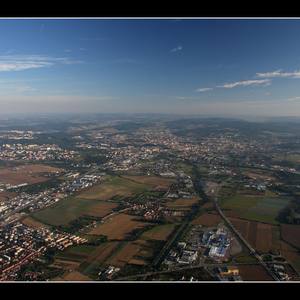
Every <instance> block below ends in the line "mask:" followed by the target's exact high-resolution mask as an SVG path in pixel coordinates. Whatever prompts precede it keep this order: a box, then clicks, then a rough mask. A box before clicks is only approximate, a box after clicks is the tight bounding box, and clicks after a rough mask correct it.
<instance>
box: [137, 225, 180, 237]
mask: <svg viewBox="0 0 300 300" xmlns="http://www.w3.org/2000/svg"><path fill="white" fill-rule="evenodd" d="M175 227H176V224H165V225H158V226H154V227H153V228H151V229H149V230H147V231H145V232H144V233H143V234H142V236H141V238H142V239H146V240H148V239H149V240H162V241H164V240H166V239H167V238H168V237H169V236H170V235H171V234H172V232H173V231H174V228H175Z"/></svg>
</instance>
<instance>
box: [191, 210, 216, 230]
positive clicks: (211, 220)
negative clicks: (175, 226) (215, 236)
mask: <svg viewBox="0 0 300 300" xmlns="http://www.w3.org/2000/svg"><path fill="white" fill-rule="evenodd" d="M221 221H222V219H221V217H220V216H219V215H218V214H216V213H204V214H201V215H200V216H198V217H196V218H195V219H194V220H193V222H192V224H193V225H203V226H207V227H212V226H217V225H218V224H219V223H220V222H221Z"/></svg>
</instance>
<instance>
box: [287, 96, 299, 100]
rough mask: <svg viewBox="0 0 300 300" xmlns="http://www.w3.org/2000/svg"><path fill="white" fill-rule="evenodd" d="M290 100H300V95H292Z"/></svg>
mask: <svg viewBox="0 0 300 300" xmlns="http://www.w3.org/2000/svg"><path fill="white" fill-rule="evenodd" d="M287 100H288V101H300V96H296V97H291V98H288V99H287Z"/></svg>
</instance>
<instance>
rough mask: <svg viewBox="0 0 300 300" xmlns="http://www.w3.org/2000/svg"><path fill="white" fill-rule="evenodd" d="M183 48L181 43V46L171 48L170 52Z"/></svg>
mask: <svg viewBox="0 0 300 300" xmlns="http://www.w3.org/2000/svg"><path fill="white" fill-rule="evenodd" d="M182 49H183V47H182V46H180V45H179V46H177V47H175V48H173V49H171V50H170V52H177V51H181V50H182Z"/></svg>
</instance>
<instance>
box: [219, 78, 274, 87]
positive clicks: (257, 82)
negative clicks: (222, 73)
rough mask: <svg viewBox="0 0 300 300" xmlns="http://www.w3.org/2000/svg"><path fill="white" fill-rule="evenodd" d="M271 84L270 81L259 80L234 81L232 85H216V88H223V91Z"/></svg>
mask: <svg viewBox="0 0 300 300" xmlns="http://www.w3.org/2000/svg"><path fill="white" fill-rule="evenodd" d="M270 84H271V79H259V80H242V81H236V82H232V83H225V84H223V85H218V86H217V87H218V88H225V89H232V88H235V87H239V86H253V85H254V86H257V85H263V86H267V85H270Z"/></svg>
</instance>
